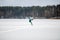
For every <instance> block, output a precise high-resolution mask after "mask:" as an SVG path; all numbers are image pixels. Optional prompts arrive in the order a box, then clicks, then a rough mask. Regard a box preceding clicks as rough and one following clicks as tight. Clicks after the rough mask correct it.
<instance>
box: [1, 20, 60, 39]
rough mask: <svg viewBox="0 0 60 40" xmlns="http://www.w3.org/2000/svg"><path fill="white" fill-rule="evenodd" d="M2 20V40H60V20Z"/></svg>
mask: <svg viewBox="0 0 60 40" xmlns="http://www.w3.org/2000/svg"><path fill="white" fill-rule="evenodd" d="M32 23H33V25H31V24H30V23H29V20H28V19H0V40H60V19H58V20H57V19H34V20H33V21H32Z"/></svg>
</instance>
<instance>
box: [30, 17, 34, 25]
mask: <svg viewBox="0 0 60 40" xmlns="http://www.w3.org/2000/svg"><path fill="white" fill-rule="evenodd" d="M32 20H33V18H32V17H29V22H30V23H31V25H33V24H32Z"/></svg>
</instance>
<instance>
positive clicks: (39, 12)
mask: <svg viewBox="0 0 60 40" xmlns="http://www.w3.org/2000/svg"><path fill="white" fill-rule="evenodd" d="M30 16H32V17H33V18H54V17H55V18H59V17H60V5H56V6H55V5H53V6H43V7H40V6H32V7H19V6H16V7H13V6H2V7H0V18H27V17H30Z"/></svg>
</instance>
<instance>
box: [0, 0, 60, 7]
mask: <svg viewBox="0 0 60 40" xmlns="http://www.w3.org/2000/svg"><path fill="white" fill-rule="evenodd" d="M57 4H60V0H0V6H46V5H57Z"/></svg>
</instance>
